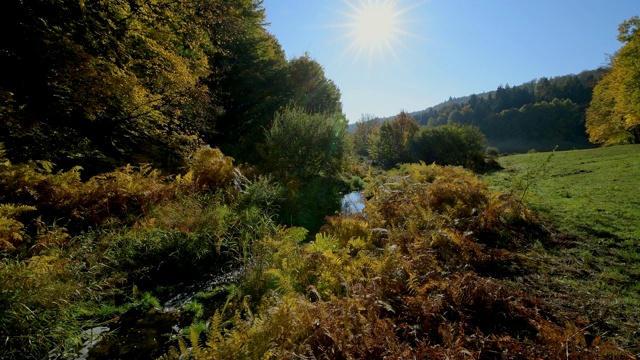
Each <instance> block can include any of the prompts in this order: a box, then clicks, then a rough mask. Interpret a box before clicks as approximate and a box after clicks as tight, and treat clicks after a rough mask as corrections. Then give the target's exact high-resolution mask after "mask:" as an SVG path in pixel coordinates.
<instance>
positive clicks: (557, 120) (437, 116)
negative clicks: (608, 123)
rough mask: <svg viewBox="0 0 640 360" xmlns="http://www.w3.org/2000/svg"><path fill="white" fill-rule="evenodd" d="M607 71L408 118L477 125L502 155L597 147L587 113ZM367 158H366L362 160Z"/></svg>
mask: <svg viewBox="0 0 640 360" xmlns="http://www.w3.org/2000/svg"><path fill="white" fill-rule="evenodd" d="M607 71H608V70H607V69H605V68H600V69H597V70H591V71H583V72H582V73H580V74H578V75H566V76H559V77H555V78H551V79H549V78H545V77H543V78H540V79H536V80H532V81H530V82H528V83H525V84H522V85H518V86H513V87H512V86H509V85H508V84H507V85H505V86H502V85H501V86H499V87H498V88H497V89H496V90H495V91H491V92H488V93H482V94H472V95H470V96H465V97H462V98H455V99H454V98H450V99H449V100H448V101H446V102H443V103H441V104H438V105H436V106H433V107H431V108H428V109H425V110H421V111H416V112H411V113H408V115H409V116H411V117H413V118H414V119H416V120H417V121H418V123H419V124H420V125H423V126H429V127H437V126H442V125H473V126H476V127H478V128H479V129H480V131H481V132H482V133H483V134H485V136H486V138H487V141H488V143H489V145H490V146H492V147H497V148H498V149H500V150H501V151H502V152H503V153H513V152H519V153H524V152H527V151H528V150H530V149H538V150H541V151H550V150H552V149H553V148H554V147H556V146H559V149H560V150H571V149H573V148H589V147H593V145H591V144H590V143H589V139H588V136H587V135H586V134H585V116H586V115H585V111H586V109H587V108H588V107H589V105H590V102H591V96H592V93H593V89H594V87H595V85H596V83H598V81H600V79H601V78H602V77H603V76H604V74H606V73H607ZM384 120H391V119H379V118H376V117H374V116H371V115H369V116H365V117H363V118H362V119H361V120H360V121H359V122H358V123H356V124H355V125H353V126H352V127H351V128H350V130H351V131H354V132H355V131H357V128H358V127H361V128H362V127H363V126H365V125H359V123H367V124H368V125H366V126H369V127H375V126H376V124H377V123H380V122H382V121H384ZM362 155H364V154H362Z"/></svg>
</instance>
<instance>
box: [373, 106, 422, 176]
mask: <svg viewBox="0 0 640 360" xmlns="http://www.w3.org/2000/svg"><path fill="white" fill-rule="evenodd" d="M419 126H420V125H419V124H418V122H417V121H416V120H415V119H414V118H412V117H411V116H409V114H407V113H405V112H404V111H403V112H401V113H400V114H398V115H397V116H396V117H395V118H394V119H393V121H391V122H388V121H386V122H383V123H382V125H381V126H380V129H379V130H377V131H374V132H372V134H371V137H370V139H369V148H368V152H369V155H370V156H371V157H372V159H373V160H374V162H375V163H377V164H378V165H379V166H381V167H382V168H385V169H390V168H392V167H393V166H395V165H396V164H398V163H403V162H409V161H411V155H410V149H409V143H410V141H411V139H412V137H413V136H414V134H415V133H416V132H417V131H418V128H419Z"/></svg>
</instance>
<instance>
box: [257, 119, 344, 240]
mask: <svg viewBox="0 0 640 360" xmlns="http://www.w3.org/2000/svg"><path fill="white" fill-rule="evenodd" d="M346 128H347V126H346V123H345V121H344V119H343V117H342V116H341V115H339V114H310V113H307V112H306V111H305V110H303V109H301V108H295V107H289V108H286V109H284V110H283V111H282V112H280V113H278V114H277V115H276V117H275V119H274V123H273V126H272V127H271V129H270V130H269V132H268V133H267V140H266V144H265V147H264V158H265V162H264V165H263V168H264V171H265V172H269V173H271V174H273V176H274V178H276V179H278V180H279V182H280V184H281V185H282V186H283V188H285V189H286V195H285V198H286V199H285V204H284V206H283V207H282V208H281V212H280V218H281V221H282V222H283V223H287V224H293V225H298V226H303V227H306V228H308V229H310V230H313V229H318V228H319V227H320V226H321V225H322V222H323V218H324V216H326V215H328V214H331V213H333V212H334V211H336V210H338V209H339V204H340V196H339V192H340V190H341V187H342V179H341V177H340V175H341V173H342V171H343V169H344V167H345V165H346V130H347V129H346Z"/></svg>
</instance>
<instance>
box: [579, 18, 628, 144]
mask: <svg viewBox="0 0 640 360" xmlns="http://www.w3.org/2000/svg"><path fill="white" fill-rule="evenodd" d="M618 31H619V35H618V40H619V41H620V42H622V43H623V44H624V45H623V46H622V48H621V49H620V50H619V51H618V52H617V53H616V54H615V55H614V56H613V57H612V59H611V70H610V71H609V73H607V74H606V75H605V76H604V78H603V79H602V80H601V81H600V82H599V83H598V84H597V85H596V87H595V88H594V92H593V98H592V100H591V106H590V107H589V109H588V110H587V120H586V126H587V133H588V134H589V140H590V141H591V142H594V143H604V144H614V143H639V142H640V17H638V16H635V17H633V18H631V19H629V20H627V21H624V22H623V23H622V24H620V26H619V27H618Z"/></svg>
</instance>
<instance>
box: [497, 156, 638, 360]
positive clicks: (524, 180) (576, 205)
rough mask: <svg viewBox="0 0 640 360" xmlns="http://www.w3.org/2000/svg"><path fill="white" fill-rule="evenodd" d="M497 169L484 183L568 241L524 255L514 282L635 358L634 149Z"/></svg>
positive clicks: (505, 161)
mask: <svg viewBox="0 0 640 360" xmlns="http://www.w3.org/2000/svg"><path fill="white" fill-rule="evenodd" d="M500 163H501V164H502V166H503V167H504V168H505V169H504V170H503V171H499V172H496V173H493V174H491V175H489V176H487V177H486V180H488V181H489V182H490V183H491V184H492V186H493V187H495V188H499V189H509V188H511V189H512V190H511V191H514V192H517V193H518V192H519V194H518V195H520V196H522V195H524V201H525V203H526V204H527V205H528V206H529V207H530V208H532V209H534V210H536V211H538V212H539V213H540V214H541V215H542V216H543V217H545V218H546V219H548V221H549V222H550V224H553V225H552V226H553V227H555V228H556V229H558V230H559V231H560V232H561V233H563V234H569V236H558V241H559V243H560V246H559V247H558V246H553V247H551V246H543V245H542V244H540V246H538V247H537V248H535V249H534V250H532V251H531V253H530V254H528V255H529V258H530V259H531V260H532V265H534V267H535V270H534V271H533V273H532V274H530V275H528V276H527V277H526V278H523V279H520V281H521V282H523V283H527V284H528V285H529V286H531V287H532V288H534V291H536V292H538V293H539V294H540V295H542V296H543V297H545V298H547V300H548V301H549V303H550V304H553V306H556V307H557V308H558V310H559V312H564V313H565V314H566V316H567V317H568V318H571V317H575V316H580V317H582V321H583V323H584V324H585V326H590V327H592V328H594V329H597V330H598V332H603V331H604V332H608V333H609V334H611V335H612V336H614V337H617V338H618V341H619V342H620V343H622V344H624V345H626V346H625V347H626V348H627V349H629V350H631V351H632V352H634V353H636V354H640V330H638V329H640V281H639V280H640V180H639V179H640V167H638V163H640V146H638V145H629V146H616V147H608V148H600V149H589V150H574V151H566V152H556V153H553V154H551V153H534V154H524V155H513V156H507V157H503V158H501V159H500ZM514 185H515V189H514ZM527 185H528V186H529V187H528V190H526V193H524V194H523V192H524V191H525V190H524V189H525V188H526V187H527ZM556 245H558V244H556Z"/></svg>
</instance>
